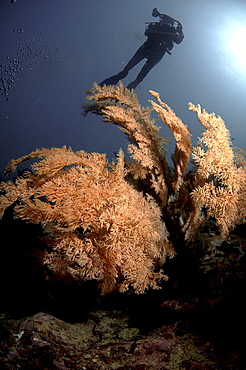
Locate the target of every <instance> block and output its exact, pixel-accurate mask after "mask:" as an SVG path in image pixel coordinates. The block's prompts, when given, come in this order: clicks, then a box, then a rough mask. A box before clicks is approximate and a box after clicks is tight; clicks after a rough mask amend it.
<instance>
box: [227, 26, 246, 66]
mask: <svg viewBox="0 0 246 370" xmlns="http://www.w3.org/2000/svg"><path fill="white" fill-rule="evenodd" d="M227 40H228V41H227V46H228V48H229V50H230V52H231V53H232V57H233V59H234V60H235V62H236V63H237V64H239V65H240V67H241V68H242V67H243V68H244V69H245V71H246V26H244V25H242V24H240V25H235V26H234V27H233V29H231V30H230V33H229V34H228V39H227Z"/></svg>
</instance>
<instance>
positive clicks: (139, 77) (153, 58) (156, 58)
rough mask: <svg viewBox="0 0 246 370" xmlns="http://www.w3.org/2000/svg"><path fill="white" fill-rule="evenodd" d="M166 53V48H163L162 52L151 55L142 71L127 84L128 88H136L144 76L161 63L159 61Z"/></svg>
mask: <svg viewBox="0 0 246 370" xmlns="http://www.w3.org/2000/svg"><path fill="white" fill-rule="evenodd" d="M164 54H165V50H163V51H162V50H161V52H159V53H157V54H155V55H154V56H151V57H150V58H148V59H147V61H146V63H145V64H144V65H143V67H142V69H141V71H140V72H139V74H138V75H137V77H136V79H135V80H134V81H132V82H131V83H129V85H128V86H127V88H128V89H130V90H131V89H135V88H136V87H137V85H138V84H140V82H142V81H143V79H144V77H145V76H146V75H147V74H148V73H149V71H151V69H152V68H153V67H154V66H155V65H156V64H157V63H159V61H160V60H161V59H162V57H163V56H164Z"/></svg>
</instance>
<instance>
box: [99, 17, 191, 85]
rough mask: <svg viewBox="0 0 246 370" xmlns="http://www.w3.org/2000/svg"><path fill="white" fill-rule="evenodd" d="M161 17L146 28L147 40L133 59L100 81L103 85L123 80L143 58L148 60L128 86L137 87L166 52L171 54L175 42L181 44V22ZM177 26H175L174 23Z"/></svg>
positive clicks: (182, 35) (182, 36)
mask: <svg viewBox="0 0 246 370" xmlns="http://www.w3.org/2000/svg"><path fill="white" fill-rule="evenodd" d="M159 17H160V18H161V19H160V21H159V22H155V23H150V24H149V26H148V27H147V28H146V30H145V36H147V37H148V38H147V40H146V41H145V43H144V44H143V45H142V46H140V48H139V49H138V50H137V51H136V53H135V54H134V55H133V57H132V59H131V60H130V61H129V62H128V63H127V65H126V66H125V68H124V69H123V71H121V72H120V73H118V74H117V75H114V76H111V77H109V78H106V79H105V80H104V81H102V82H101V83H100V85H101V86H103V85H115V84H117V82H118V81H119V80H122V79H123V78H125V77H126V76H127V75H128V72H129V71H130V70H131V69H132V68H133V67H134V66H135V65H136V64H138V63H139V62H140V61H141V60H142V59H144V58H146V59H147V61H146V63H145V64H144V66H143V67H142V69H141V71H140V72H139V74H138V75H137V77H136V79H135V80H134V81H133V82H131V83H130V84H129V85H128V86H127V87H128V89H135V88H136V86H137V85H138V84H139V83H140V82H141V81H142V80H143V79H144V77H145V76H146V75H147V73H149V71H150V70H151V69H152V68H153V67H154V66H155V65H156V64H157V63H159V61H160V60H161V59H162V58H163V56H164V54H165V52H167V53H168V54H171V53H170V51H171V50H172V48H173V43H174V42H175V43H176V44H180V43H181V42H182V40H183V38H184V34H183V31H182V26H181V24H180V22H178V21H176V20H174V19H173V18H171V17H169V16H168V15H166V14H159ZM175 22H176V23H177V27H174V23H175Z"/></svg>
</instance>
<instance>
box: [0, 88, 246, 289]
mask: <svg viewBox="0 0 246 370" xmlns="http://www.w3.org/2000/svg"><path fill="white" fill-rule="evenodd" d="M88 93H89V94H90V95H89V96H88V103H86V104H85V105H84V113H85V114H87V113H95V114H98V115H101V116H102V117H103V118H104V120H105V121H108V122H112V123H113V124H116V125H118V126H119V127H120V128H121V130H122V131H123V132H124V133H125V134H126V136H127V137H128V139H129V141H130V144H129V146H128V151H129V153H130V155H131V158H132V161H126V160H125V159H124V153H123V152H122V151H121V150H120V151H119V154H118V158H117V159H116V160H115V161H113V162H112V163H108V162H107V159H106V155H104V154H99V153H91V154H89V153H86V152H84V151H82V150H81V151H78V152H73V151H72V149H68V148H66V147H63V148H51V149H44V148H42V149H37V150H36V151H34V152H32V153H30V154H29V155H26V156H23V157H21V158H19V159H17V160H12V161H10V163H9V164H8V166H7V168H6V174H9V173H10V172H11V171H12V170H14V169H16V167H17V166H18V164H19V163H21V162H23V161H26V160H28V159H33V158H39V159H41V160H39V161H38V162H37V163H34V164H32V165H31V171H27V172H25V173H24V174H23V175H22V176H20V177H18V178H17V179H16V181H8V182H2V183H1V185H0V190H1V192H2V195H1V198H0V215H1V216H2V215H3V214H4V212H5V210H6V209H7V208H8V207H9V206H10V205H14V212H15V213H14V215H15V217H16V218H20V219H22V220H26V221H29V222H31V223H36V224H41V225H42V227H43V230H44V236H43V238H44V240H45V241H46V243H47V249H46V250H45V252H44V253H41V254H40V256H39V258H40V260H41V262H42V264H43V265H45V266H46V267H47V268H48V270H49V271H50V272H51V274H54V275H58V276H63V277H64V278H65V279H75V280H79V281H85V280H91V279H95V280H97V281H98V282H99V284H98V286H99V288H100V290H101V292H102V293H103V294H105V293H110V292H112V291H114V290H119V291H126V290H128V289H133V290H134V291H135V292H137V293H142V292H144V291H145V290H146V289H147V288H149V287H151V288H154V289H157V288H158V287H159V282H160V281H161V280H162V279H167V276H166V275H164V274H163V271H162V270H161V267H162V266H163V264H164V262H165V260H166V258H167V257H173V256H174V255H175V251H174V248H173V246H172V244H174V239H175V235H177V234H178V235H179V236H180V238H182V240H183V241H185V242H186V243H187V244H188V243H191V242H192V241H194V240H195V239H196V237H197V233H198V230H199V228H200V227H201V226H202V225H204V223H205V222H206V220H208V219H211V218H212V219H215V222H216V225H217V227H218V234H220V236H221V238H222V239H224V238H226V237H227V236H228V234H229V232H230V231H231V230H233V228H234V227H235V225H237V224H239V223H242V222H244V221H245V212H246V204H245V192H246V181H245V180H246V177H245V176H246V172H245V169H244V168H245V167H244V161H243V159H242V153H239V154H240V155H239V154H238V155H236V154H234V152H233V149H232V147H231V142H230V139H229V136H230V135H229V132H228V130H227V128H226V126H225V124H224V122H223V120H222V119H221V117H216V116H215V114H208V113H207V112H206V111H205V110H203V111H202V110H201V107H200V106H199V105H198V106H194V105H193V104H191V103H190V104H189V109H191V110H193V111H195V112H196V114H197V116H198V119H199V121H200V122H201V123H202V125H203V126H204V128H205V130H204V132H203V134H202V137H201V138H200V139H199V141H198V145H197V147H196V148H193V147H192V144H191V134H190V132H189V129H188V127H187V126H186V125H185V124H184V123H183V122H182V121H181V119H180V118H178V117H177V116H176V115H175V113H174V112H173V111H172V109H171V108H170V107H169V106H168V105H167V104H165V103H163V102H162V101H161V99H160V96H159V94H157V93H155V92H153V91H150V93H151V95H152V96H153V97H154V98H155V99H156V101H157V102H156V101H152V100H151V101H150V103H151V107H147V108H144V107H141V105H140V103H139V101H138V98H137V95H136V94H135V93H134V92H133V91H130V90H128V89H126V88H125V87H124V85H123V84H122V83H120V85H119V86H118V87H116V86H105V85H104V86H103V87H101V86H98V85H97V84H95V85H94V87H93V89H92V90H90V91H89V92H88ZM153 110H154V111H156V112H157V114H158V115H159V117H160V118H161V119H162V121H163V122H164V123H165V124H166V125H167V126H168V127H169V129H170V130H171V131H172V132H173V135H174V139H175V141H176V148H175V152H174V154H173V156H172V159H173V164H174V166H173V168H171V167H170V166H169V164H168V162H167V159H166V156H165V153H166V149H165V145H166V144H167V139H166V138H162V137H160V136H159V131H160V128H159V127H158V126H157V125H156V119H153V118H151V113H152V111H153ZM239 157H240V160H238V158H239ZM191 158H193V162H194V166H193V170H192V171H189V170H188V166H189V162H190V159H191ZM237 160H238V161H237Z"/></svg>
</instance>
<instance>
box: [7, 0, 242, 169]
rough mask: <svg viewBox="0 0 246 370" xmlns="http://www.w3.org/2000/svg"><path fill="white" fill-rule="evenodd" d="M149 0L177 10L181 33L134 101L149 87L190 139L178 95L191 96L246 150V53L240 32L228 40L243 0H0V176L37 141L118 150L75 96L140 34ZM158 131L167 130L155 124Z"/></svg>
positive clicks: (120, 140)
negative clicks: (242, 57)
mask: <svg viewBox="0 0 246 370" xmlns="http://www.w3.org/2000/svg"><path fill="white" fill-rule="evenodd" d="M154 7H157V8H158V10H159V11H160V12H161V13H166V14H168V15H170V16H172V17H174V18H175V19H178V20H179V21H180V22H181V23H182V25H183V30H184V35H185V38H184V41H183V42H182V43H181V44H180V45H175V46H174V49H173V50H172V55H165V56H164V58H163V59H162V61H161V62H160V63H159V64H158V65H156V66H155V67H154V68H153V69H152V71H151V72H150V73H149V74H148V75H147V77H146V78H145V79H144V80H143V82H142V83H141V84H140V85H139V86H138V87H137V88H136V90H135V91H136V92H137V94H138V96H139V99H140V102H141V104H143V105H147V104H148V99H149V98H150V96H149V93H148V90H149V89H152V90H155V91H158V92H159V93H160V94H161V97H162V100H163V101H165V102H166V103H168V104H169V105H170V106H171V107H172V108H173V109H174V110H175V112H176V114H177V115H179V116H180V117H181V118H182V119H183V121H184V122H185V123H186V124H188V126H189V127H190V129H191V131H192V134H193V143H194V145H195V144H196V140H197V136H199V135H200V134H201V130H202V128H201V125H200V123H198V121H197V119H196V115H195V113H193V112H190V111H188V110H187V103H188V102H189V101H192V102H193V103H195V104H196V103H198V102H199V103H200V104H201V105H202V106H203V107H204V108H206V110H207V111H209V112H212V111H214V112H216V113H217V114H219V115H221V116H222V117H223V119H224V120H225V121H226V124H227V127H228V128H229V129H230V131H231V135H232V137H233V144H234V145H235V146H238V147H241V148H243V149H246V147H245V137H246V120H245V118H244V117H245V107H244V106H245V102H246V69H245V65H246V61H245V65H243V64H244V63H243V62H240V60H239V59H238V56H237V53H236V51H237V50H239V49H242V50H243V47H245V45H244V44H243V42H242V41H241V40H242V38H241V39H240V38H239V35H238V39H237V37H236V36H234V37H236V39H233V40H231V39H230V37H231V35H232V34H234V35H237V29H239V31H238V32H240V34H242V33H243V31H242V27H244V23H245V19H246V5H245V2H244V1H240V0H231V1H229V0H217V1H216V4H215V1H214V0H213V1H212V0H207V1H204V2H201V1H197V0H186V1H183V0H175V1H173V0H167V1H160V0H156V1H149V0H141V1H140V0H103V1H101V0H88V1H87V0H50V1H41V0H40V1H38V0H17V1H16V2H15V3H11V1H10V0H1V3H0V39H1V49H0V64H1V67H0V71H1V84H2V85H1V89H2V90H1V91H0V93H2V96H0V141H1V145H0V175H2V173H3V170H4V167H5V165H6V164H7V162H8V161H9V160H10V159H12V158H18V157H19V156H21V155H24V154H27V153H29V152H31V151H32V150H35V149H36V148H40V147H52V146H57V147H61V146H62V145H67V146H71V147H72V148H73V149H74V150H79V149H84V150H87V151H90V152H91V151H98V152H106V153H107V155H108V157H109V159H111V158H112V157H114V153H115V152H118V149H119V148H120V147H121V148H123V150H124V151H126V147H127V140H126V138H125V137H124V135H123V134H122V133H121V132H120V131H119V130H118V128H117V127H114V126H113V125H111V124H109V123H101V119H100V117H93V116H87V117H86V118H84V117H83V116H82V115H81V107H80V104H81V103H82V102H83V101H84V100H85V95H84V91H85V90H88V89H90V87H91V86H92V83H93V82H94V81H97V82H98V83H99V82H100V81H102V80H103V79H105V78H107V77H109V76H111V75H113V74H116V73H118V72H119V71H120V70H121V69H123V67H124V65H125V64H126V63H127V62H128V61H129V59H130V58H131V57H132V55H133V54H134V53H135V51H136V50H137V49H138V48H139V46H140V45H141V44H142V43H143V42H144V41H145V40H146V37H145V36H144V30H145V26H146V24H145V22H150V21H154V20H156V19H155V18H153V17H152V16H151V13H152V9H153V8H154ZM240 27H241V28H240ZM237 42H238V43H239V44H237ZM232 44H233V46H234V48H232ZM244 52H245V51H244ZM245 54H246V52H245ZM143 63H144V62H142V63H141V64H139V65H138V66H136V67H135V68H134V69H133V70H132V71H131V72H130V73H129V76H128V77H127V78H126V79H125V80H124V82H126V84H128V83H129V82H130V81H132V80H133V79H135V77H136V75H137V73H138V72H139V71H140V68H141V66H142V65H143ZM159 124H161V122H159ZM161 134H162V135H163V136H170V138H171V139H172V135H171V133H170V132H169V130H168V129H167V128H166V127H164V125H163V128H162V130H161ZM172 149H173V146H172V145H170V151H172Z"/></svg>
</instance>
